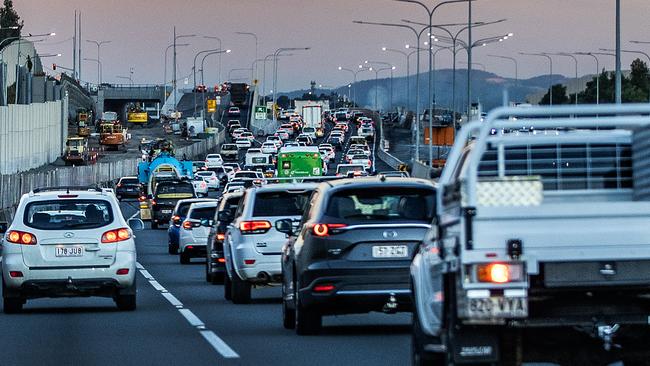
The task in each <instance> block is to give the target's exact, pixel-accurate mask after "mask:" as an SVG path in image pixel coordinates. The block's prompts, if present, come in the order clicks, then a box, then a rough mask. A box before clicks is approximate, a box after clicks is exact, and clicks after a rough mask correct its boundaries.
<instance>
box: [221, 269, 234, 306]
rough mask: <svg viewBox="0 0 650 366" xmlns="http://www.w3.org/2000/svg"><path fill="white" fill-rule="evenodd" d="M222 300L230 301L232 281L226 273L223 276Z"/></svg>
mask: <svg viewBox="0 0 650 366" xmlns="http://www.w3.org/2000/svg"><path fill="white" fill-rule="evenodd" d="M223 298H224V299H226V300H228V301H230V300H232V281H231V280H230V277H229V276H228V274H227V273H226V275H225V276H223Z"/></svg>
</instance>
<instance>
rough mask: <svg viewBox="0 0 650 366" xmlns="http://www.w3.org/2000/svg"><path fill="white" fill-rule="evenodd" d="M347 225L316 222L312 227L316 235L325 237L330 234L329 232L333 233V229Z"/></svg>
mask: <svg viewBox="0 0 650 366" xmlns="http://www.w3.org/2000/svg"><path fill="white" fill-rule="evenodd" d="M346 226H347V225H346V224H314V226H313V227H312V232H313V233H314V235H316V236H320V237H324V236H329V234H330V233H332V230H336V229H341V228H344V227H346ZM332 234H335V233H332Z"/></svg>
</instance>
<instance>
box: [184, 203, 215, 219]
mask: <svg viewBox="0 0 650 366" xmlns="http://www.w3.org/2000/svg"><path fill="white" fill-rule="evenodd" d="M216 210H217V207H216V206H215V207H202V208H195V209H194V210H192V214H191V215H190V218H191V219H196V220H212V219H213V218H214V213H215V211H216Z"/></svg>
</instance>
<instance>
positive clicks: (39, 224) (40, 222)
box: [23, 199, 113, 230]
mask: <svg viewBox="0 0 650 366" xmlns="http://www.w3.org/2000/svg"><path fill="white" fill-rule="evenodd" d="M112 222H113V210H112V207H111V204H110V203H109V202H108V201H104V200H70V199H64V200H56V201H35V202H32V203H29V204H28V205H27V207H25V216H24V217H23V223H24V224H25V225H26V226H29V227H32V228H35V229H39V230H67V229H72V228H74V229H95V228H99V227H102V226H106V225H108V224H110V223H112Z"/></svg>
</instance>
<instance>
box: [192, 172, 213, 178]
mask: <svg viewBox="0 0 650 366" xmlns="http://www.w3.org/2000/svg"><path fill="white" fill-rule="evenodd" d="M212 174H214V172H213V171H208V172H198V173H196V175H200V176H202V177H211V176H212Z"/></svg>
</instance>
